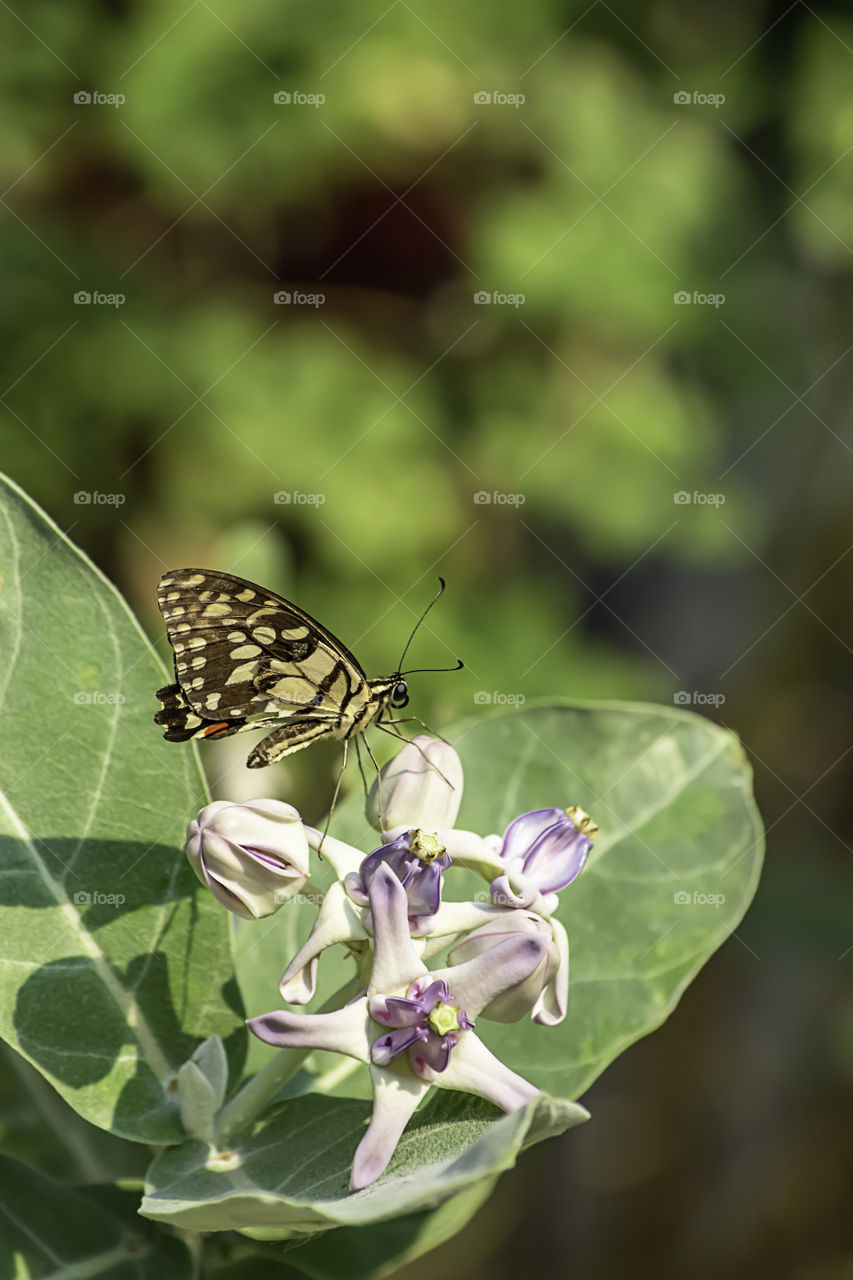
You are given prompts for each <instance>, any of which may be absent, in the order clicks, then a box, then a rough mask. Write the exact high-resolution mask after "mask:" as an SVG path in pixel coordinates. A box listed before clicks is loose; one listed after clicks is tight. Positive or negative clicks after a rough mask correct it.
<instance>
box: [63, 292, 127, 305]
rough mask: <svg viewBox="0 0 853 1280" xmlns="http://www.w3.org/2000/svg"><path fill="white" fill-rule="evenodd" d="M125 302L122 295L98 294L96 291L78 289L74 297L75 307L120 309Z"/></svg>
mask: <svg viewBox="0 0 853 1280" xmlns="http://www.w3.org/2000/svg"><path fill="white" fill-rule="evenodd" d="M125 301H126V298H125V296H124V294H123V293H100V292H99V291H98V290H97V289H95V290H93V291H92V292H90V291H89V290H88V289H78V290H77V292H76V293H75V295H74V305H75V306H76V307H121V306H123V305H124V303H125Z"/></svg>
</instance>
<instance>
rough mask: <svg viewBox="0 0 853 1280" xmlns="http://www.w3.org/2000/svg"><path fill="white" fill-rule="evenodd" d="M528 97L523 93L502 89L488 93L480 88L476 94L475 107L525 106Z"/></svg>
mask: <svg viewBox="0 0 853 1280" xmlns="http://www.w3.org/2000/svg"><path fill="white" fill-rule="evenodd" d="M526 101H527V98H526V97H525V96H524V94H523V93H503V92H502V91H501V90H500V89H498V90H496V91H494V92H492V93H487V92H486V91H485V90H484V89H480V90H479V91H478V92H477V93H475V94H474V106H475V107H515V108H516V109H518V108H519V107H521V106H523V105H524V103H525V102H526Z"/></svg>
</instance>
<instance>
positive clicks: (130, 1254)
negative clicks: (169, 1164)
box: [0, 1156, 193, 1280]
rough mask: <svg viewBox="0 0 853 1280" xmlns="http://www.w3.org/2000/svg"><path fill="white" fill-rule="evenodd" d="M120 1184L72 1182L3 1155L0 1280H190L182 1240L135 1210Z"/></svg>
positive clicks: (132, 1194) (136, 1198)
mask: <svg viewBox="0 0 853 1280" xmlns="http://www.w3.org/2000/svg"><path fill="white" fill-rule="evenodd" d="M138 1204H139V1196H138V1194H137V1193H136V1192H135V1191H130V1190H123V1189H121V1188H119V1187H110V1186H96V1187H78V1188H74V1189H72V1188H71V1187H65V1186H62V1185H61V1184H60V1183H58V1182H53V1181H52V1180H51V1179H50V1178H46V1177H45V1176H44V1175H43V1174H41V1173H38V1172H37V1171H36V1170H35V1169H31V1168H30V1166H29V1165H26V1164H22V1163H21V1162H20V1161H19V1160H12V1159H10V1158H9V1157H8V1156H0V1280H13V1277H14V1280H21V1278H22V1277H27V1278H28V1280H37V1278H38V1277H39V1276H45V1277H48V1276H59V1275H60V1274H63V1275H67V1276H68V1277H69V1278H70V1277H71V1276H76V1277H80V1278H81V1280H82V1277H86V1278H87V1280H96V1278H97V1280H148V1278H149V1277H150V1280H190V1277H191V1276H192V1274H193V1265H192V1258H191V1256H190V1253H189V1250H188V1249H187V1247H186V1245H184V1244H183V1243H182V1242H181V1241H180V1240H176V1239H174V1237H171V1236H168V1235H164V1234H162V1233H160V1232H158V1231H156V1230H154V1229H152V1227H151V1224H150V1223H147V1222H145V1221H144V1220H143V1219H141V1218H140V1217H139V1214H138V1213H137V1206H138Z"/></svg>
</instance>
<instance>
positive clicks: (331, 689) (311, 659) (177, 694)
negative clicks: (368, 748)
mask: <svg viewBox="0 0 853 1280" xmlns="http://www.w3.org/2000/svg"><path fill="white" fill-rule="evenodd" d="M157 602H158V604H159V607H160V612H161V613H162V615H163V619H164V621H165V623H166V632H167V635H168V637H169V642H170V644H171V646H172V649H173V650H174V654H175V680H176V683H175V684H174V685H169V686H167V687H166V688H165V689H161V690H160V692H159V693H158V697H159V698H160V700H161V702H162V703H163V707H162V709H161V711H159V712H158V714H157V715H156V716H155V720H156V722H157V723H158V724H161V725H163V726H164V729H165V736H166V737H167V738H169V739H170V740H172V741H177V742H183V741H186V740H187V739H189V738H192V737H196V736H204V737H207V738H219V737H227V736H228V735H230V734H232V733H239V732H240V731H241V730H242V729H254V728H259V727H263V726H264V725H271V724H282V722H283V721H286V722H287V723H288V725H289V726H290V729H289V732H288V734H287V735H285V736H286V738H287V741H286V742H283V744H282V745H283V746H284V747H285V748H286V749H285V750H283V751H279V752H278V754H279V755H282V754H288V753H289V752H290V751H295V750H298V749H299V748H300V747H302V746H307V745H308V744H309V743H310V742H312V741H314V740H315V739H316V738H317V737H321V736H323V734H324V733H329V734H335V733H340V732H342V731H345V730H346V729H347V728H348V727H350V725H351V724H352V723H353V721H354V719H355V718H356V717H358V716H360V715H361V714H362V712H363V711H364V708H365V705H366V703H367V702H369V700H370V691H369V686H368V681H367V678H366V676H365V674H364V672H363V671H362V669H361V667H360V665H359V663H358V661H357V660H356V658H355V657H354V656H353V655H352V654H351V653H350V651H349V650H348V649H347V648H346V646H345V645H343V644H341V642H340V641H339V640H338V639H336V637H335V636H333V635H332V634H331V633H330V632H328V631H327V630H326V629H325V627H322V626H321V625H320V623H318V622H317V621H316V620H315V619H314V618H312V617H310V615H309V614H307V613H305V612H304V611H303V610H302V609H299V608H298V607H297V606H296V605H294V604H291V603H290V602H289V601H287V600H284V599H282V598H281V596H277V595H276V594H275V593H274V592H272V591H268V590H266V589H265V588H263V587H259V586H258V585H257V584H256V583H254V582H248V581H247V580H246V579H245V578H238V577H235V576H234V575H233V574H229V573H221V572H219V571H215V570H209V569H176V570H172V571H171V572H169V573H167V574H165V575H164V577H163V578H162V579H161V580H160V584H159V586H158V589H157ZM296 721H299V722H305V724H304V725H303V728H302V729H297V726H296V724H295V723H294V722H296ZM309 729H310V730H311V732H310V733H309V732H308V730H309ZM303 739H304V740H303ZM264 763H266V761H264Z"/></svg>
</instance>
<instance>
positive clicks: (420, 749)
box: [367, 733, 462, 831]
mask: <svg viewBox="0 0 853 1280" xmlns="http://www.w3.org/2000/svg"><path fill="white" fill-rule="evenodd" d="M380 792H381V800H382V813H381V814H380V813H379V800H380ZM461 803H462V762H461V760H460V759H459V756H458V755H457V754H456V752H455V751H454V750H453V747H451V746H450V744H449V743H447V742H445V741H444V740H443V739H442V738H430V737H429V736H428V735H427V734H425V733H421V734H418V736H417V737H416V738H412V739H411V741H410V742H407V743H406V745H405V747H403V749H402V750H401V751H399V752H398V753H397V755H396V756H395V757H394V759H393V760H389V762H388V764H386V765H384V766H383V768H382V771H381V773H380V776H379V779H378V780H377V781H376V782H374V784H373V786H372V787H371V789H370V795H369V797H368V801H367V814H368V819H369V821H370V822H371V823H372V824H373V826H374V827H376V828H377V830H380V829H382V830H385V831H390V830H392V829H393V828H394V827H426V828H429V829H430V830H435V828H436V827H452V826H453V824H454V822H455V821H456V815H457V814H458V813H459V806H460V804H461Z"/></svg>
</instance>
